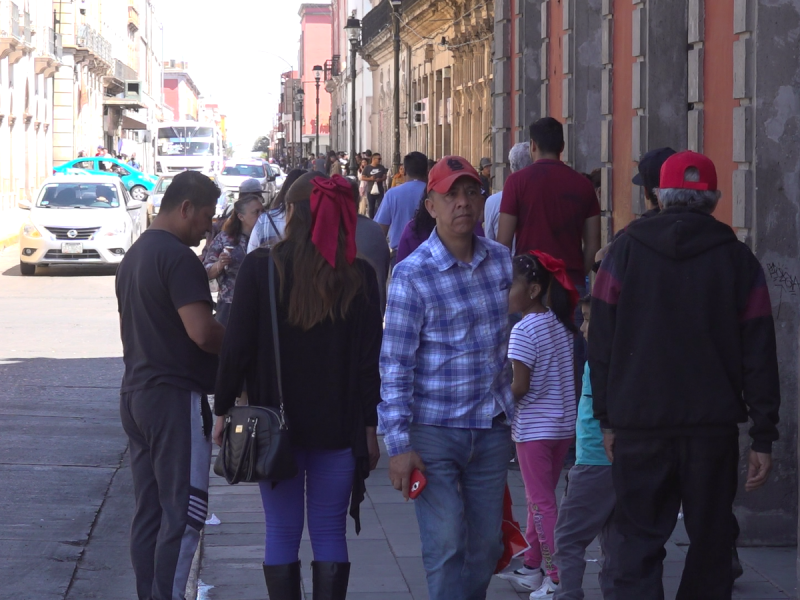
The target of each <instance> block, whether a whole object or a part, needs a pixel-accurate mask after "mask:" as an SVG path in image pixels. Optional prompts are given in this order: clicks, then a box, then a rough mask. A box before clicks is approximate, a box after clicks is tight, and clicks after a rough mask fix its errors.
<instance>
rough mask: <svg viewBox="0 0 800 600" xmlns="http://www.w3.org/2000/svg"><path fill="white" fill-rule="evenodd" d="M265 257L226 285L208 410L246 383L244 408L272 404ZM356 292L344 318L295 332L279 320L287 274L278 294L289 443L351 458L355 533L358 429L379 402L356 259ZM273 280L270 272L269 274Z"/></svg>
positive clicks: (371, 311) (251, 257)
mask: <svg viewBox="0 0 800 600" xmlns="http://www.w3.org/2000/svg"><path fill="white" fill-rule="evenodd" d="M270 260H271V259H270V252H269V250H267V249H263V248H259V249H257V250H255V251H253V252H252V253H250V254H248V255H247V258H245V260H244V262H243V263H242V266H241V267H240V269H239V273H238V276H237V278H236V287H235V288H234V294H233V304H232V306H231V313H230V319H229V321H228V328H227V331H226V332H225V341H224V343H223V347H222V353H221V355H220V365H219V372H218V374H217V387H216V394H215V397H214V412H215V413H216V414H217V415H224V414H226V413H227V412H228V410H230V408H231V407H232V406H233V405H234V403H235V400H236V397H237V396H238V395H239V392H240V390H241V389H242V383H243V382H245V381H246V383H247V395H248V399H249V402H250V404H251V405H254V406H273V407H277V406H278V388H277V379H276V377H275V367H274V365H275V354H274V350H273V338H272V314H271V310H270V302H269V283H268V282H269V275H268V273H269V271H268V268H269V262H270ZM355 265H356V267H357V268H358V269H359V270H360V271H361V273H362V279H363V282H364V288H363V289H364V292H363V293H361V294H359V295H357V296H356V298H355V299H354V300H353V303H352V304H351V306H350V309H349V310H348V313H347V315H346V317H345V318H344V319H337V320H336V321H330V320H327V321H325V322H323V323H320V324H318V325H315V326H314V327H312V328H311V329H310V330H308V331H305V332H304V331H302V330H301V329H299V328H298V327H294V326H292V325H290V324H289V323H288V322H287V310H286V306H287V304H288V298H289V293H290V291H291V287H292V269H291V267H290V265H289V264H287V268H286V285H285V286H284V290H283V292H284V293H283V295H282V297H281V296H280V295H279V297H278V329H279V338H280V349H281V374H282V382H283V393H284V403H285V409H286V419H287V425H288V427H289V435H290V438H291V441H292V445H293V446H296V447H300V448H318V449H329V450H333V449H344V448H351V449H352V451H353V455H354V456H355V459H356V472H355V477H354V480H353V492H352V497H351V505H350V514H351V516H352V517H353V518H354V519H355V521H356V530H357V531H358V530H360V520H359V511H358V507H359V504H360V503H361V501H362V500H363V499H364V494H365V493H366V485H365V480H366V478H367V477H368V476H369V453H368V448H367V437H366V427H367V426H373V427H374V426H377V424H378V414H377V406H378V403H379V402H380V372H379V370H378V359H379V356H380V348H381V339H382V336H383V327H382V318H381V310H380V296H379V294H378V284H377V280H376V277H375V271H374V270H373V269H372V267H371V266H369V264H368V263H367V262H366V261H364V260H361V259H356V262H355ZM275 278H276V281H277V279H278V276H277V269H276V272H275Z"/></svg>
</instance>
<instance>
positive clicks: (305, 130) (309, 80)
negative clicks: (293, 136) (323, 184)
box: [298, 4, 332, 155]
mask: <svg viewBox="0 0 800 600" xmlns="http://www.w3.org/2000/svg"><path fill="white" fill-rule="evenodd" d="M298 14H299V15H300V28H301V32H302V33H301V34H300V54H299V56H298V65H299V67H298V71H299V78H300V82H299V83H300V86H301V87H302V90H303V95H302V103H303V106H302V111H301V119H302V141H303V150H304V152H305V154H307V155H308V154H312V153H315V152H316V141H317V127H319V147H320V152H325V151H326V150H327V149H328V148H329V147H330V115H331V97H330V94H328V93H327V92H326V91H325V88H324V87H323V86H324V84H325V82H324V81H320V87H319V123H317V104H316V99H317V88H316V80H315V79H314V67H315V66H320V67H322V66H324V65H325V63H326V61H328V59H330V50H331V43H332V42H331V37H332V26H331V5H330V4H301V5H300V11H299V13H298Z"/></svg>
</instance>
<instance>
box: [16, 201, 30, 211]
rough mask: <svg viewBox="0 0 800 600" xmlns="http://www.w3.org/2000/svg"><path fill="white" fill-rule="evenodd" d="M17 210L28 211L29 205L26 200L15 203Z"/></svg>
mask: <svg viewBox="0 0 800 600" xmlns="http://www.w3.org/2000/svg"><path fill="white" fill-rule="evenodd" d="M17 208H21V209H22V210H30V209H31V203H30V202H28V201H27V200H20V201H19V202H17Z"/></svg>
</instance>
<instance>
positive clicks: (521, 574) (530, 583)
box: [497, 565, 544, 590]
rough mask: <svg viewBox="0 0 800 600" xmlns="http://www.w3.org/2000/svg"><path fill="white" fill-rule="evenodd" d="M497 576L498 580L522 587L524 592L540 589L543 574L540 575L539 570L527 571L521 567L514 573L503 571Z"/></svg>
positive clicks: (540, 571) (523, 566)
mask: <svg viewBox="0 0 800 600" xmlns="http://www.w3.org/2000/svg"><path fill="white" fill-rule="evenodd" d="M497 576H498V577H499V578H500V579H505V580H506V581H512V582H514V583H516V584H517V585H518V586H520V587H524V588H525V589H526V590H535V589H538V588H540V587H541V586H542V581H543V580H544V573H542V570H541V569H529V568H528V567H526V566H525V565H522V566H521V567H520V568H519V569H517V570H515V571H503V572H502V573H498V574H497Z"/></svg>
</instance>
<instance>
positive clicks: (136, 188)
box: [53, 156, 158, 202]
mask: <svg viewBox="0 0 800 600" xmlns="http://www.w3.org/2000/svg"><path fill="white" fill-rule="evenodd" d="M70 169H83V170H85V171H87V172H89V173H91V174H93V175H108V174H110V175H117V176H118V177H119V178H120V179H121V180H122V183H124V184H125V187H126V188H127V189H128V191H129V192H130V193H131V196H133V197H134V198H135V199H136V200H138V201H139V202H144V201H145V199H146V198H147V194H146V193H145V192H152V191H153V188H154V187H155V184H156V181H158V177H155V176H154V175H148V174H146V173H142V172H141V171H139V170H138V169H134V168H133V167H132V166H130V165H129V164H126V163H124V162H122V161H121V160H117V159H116V158H111V157H110V156H87V157H84V158H76V159H75V160H71V161H69V162H68V163H64V164H63V165H61V166H59V167H55V168H54V169H53V174H54V175H55V174H58V173H62V174H65V175H67V174H69V172H70Z"/></svg>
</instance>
